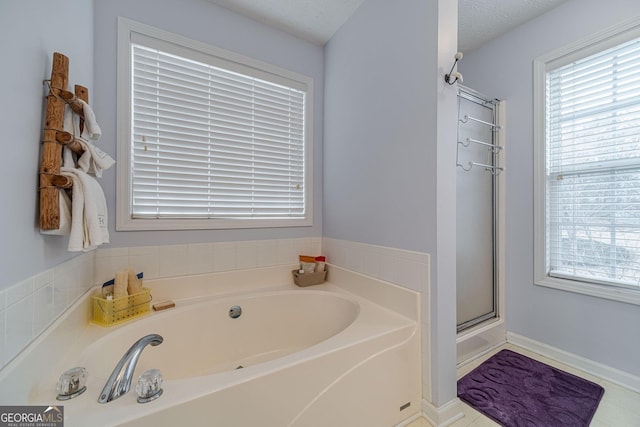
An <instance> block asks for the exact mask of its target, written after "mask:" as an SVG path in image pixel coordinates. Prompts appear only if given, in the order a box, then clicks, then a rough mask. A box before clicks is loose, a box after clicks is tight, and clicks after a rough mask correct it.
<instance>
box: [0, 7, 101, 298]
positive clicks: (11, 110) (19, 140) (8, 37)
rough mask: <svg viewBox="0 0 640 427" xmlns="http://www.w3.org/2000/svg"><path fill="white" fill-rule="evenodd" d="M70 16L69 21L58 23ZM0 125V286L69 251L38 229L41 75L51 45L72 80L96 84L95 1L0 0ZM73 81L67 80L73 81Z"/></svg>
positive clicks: (61, 240) (47, 70) (46, 70)
mask: <svg viewBox="0 0 640 427" xmlns="http://www.w3.org/2000/svg"><path fill="white" fill-rule="evenodd" d="M70 17H72V19H73V25H58V24H56V23H58V22H66V21H67V20H68V19H69V18H70ZM0 40H2V42H0V57H2V58H3V59H2V64H3V65H2V67H0V81H2V82H3V95H2V97H0V106H1V111H2V114H0V128H1V129H3V139H4V142H3V147H4V156H3V159H4V161H3V165H2V168H0V179H1V181H2V182H3V183H4V193H5V200H4V202H3V207H2V209H0V224H1V225H0V227H1V233H0V234H2V239H0V240H1V243H0V254H2V256H0V271H2V277H0V289H4V288H7V287H9V286H11V285H13V284H14V283H16V282H18V281H20V280H23V279H25V278H27V277H30V276H32V275H34V274H36V273H39V272H41V271H43V270H46V269H48V268H50V267H53V266H55V265H57V264H60V263H61V262H63V261H65V260H67V259H70V258H72V257H73V256H74V255H73V254H70V253H69V252H67V240H66V238H65V237H59V236H45V235H41V234H40V230H39V211H38V192H37V189H38V169H39V165H40V145H41V144H40V142H41V141H42V128H43V123H44V107H45V96H46V94H47V91H46V88H45V86H44V85H43V84H42V81H43V80H45V79H49V78H51V62H52V57H53V53H54V52H60V53H63V54H65V55H67V56H68V57H69V62H70V65H69V83H70V85H73V84H76V83H77V84H81V85H83V86H86V87H88V88H89V90H90V91H92V90H93V2H91V1H86V0H58V1H55V2H45V1H36V0H3V1H2V2H0ZM71 87H72V86H71Z"/></svg>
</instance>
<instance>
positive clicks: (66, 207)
mask: <svg viewBox="0 0 640 427" xmlns="http://www.w3.org/2000/svg"><path fill="white" fill-rule="evenodd" d="M59 192H60V196H59V197H58V201H59V203H60V228H58V229H57V230H43V229H40V232H41V233H42V234H51V235H55V236H61V235H66V234H69V232H70V231H71V200H70V199H69V196H68V195H67V192H66V191H64V189H62V188H61V189H60V190H59Z"/></svg>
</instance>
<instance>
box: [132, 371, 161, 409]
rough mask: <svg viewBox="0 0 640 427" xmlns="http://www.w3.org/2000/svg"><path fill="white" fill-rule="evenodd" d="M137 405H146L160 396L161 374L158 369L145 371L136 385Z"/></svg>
mask: <svg viewBox="0 0 640 427" xmlns="http://www.w3.org/2000/svg"><path fill="white" fill-rule="evenodd" d="M136 393H137V394H138V403H147V402H151V401H152V400H155V399H157V398H158V397H160V396H161V395H162V374H161V373H160V370H159V369H149V370H147V371H145V372H144V373H143V374H142V375H140V378H138V384H136Z"/></svg>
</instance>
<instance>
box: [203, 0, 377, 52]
mask: <svg viewBox="0 0 640 427" xmlns="http://www.w3.org/2000/svg"><path fill="white" fill-rule="evenodd" d="M209 1H210V2H212V3H215V4H217V5H220V6H222V7H225V8H227V9H230V10H233V11H235V12H238V13H240V14H242V15H245V16H248V17H249V18H252V19H255V20H256V21H260V22H264V23H265V24H268V25H271V26H274V27H276V28H280V29H282V30H284V31H286V32H288V33H290V34H293V35H295V36H298V37H300V38H302V39H305V40H308V41H310V42H312V43H315V44H318V45H323V44H325V43H326V42H327V41H328V40H329V39H330V38H331V37H332V36H333V34H334V33H335V32H336V31H337V30H338V28H340V27H341V26H342V24H344V23H345V22H346V21H347V19H349V17H350V16H351V15H352V14H353V12H355V10H356V9H357V8H358V6H360V3H362V2H363V1H364V0H209Z"/></svg>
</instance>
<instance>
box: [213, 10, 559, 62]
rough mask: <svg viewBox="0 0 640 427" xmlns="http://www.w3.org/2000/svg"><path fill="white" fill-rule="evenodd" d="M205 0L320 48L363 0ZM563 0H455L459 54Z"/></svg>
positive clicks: (538, 14) (540, 13)
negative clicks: (456, 2) (456, 3)
mask: <svg viewBox="0 0 640 427" xmlns="http://www.w3.org/2000/svg"><path fill="white" fill-rule="evenodd" d="M209 1H210V2H212V3H215V4H217V5H219V6H222V7H225V8H227V9H230V10H233V11H235V12H238V13H240V14H242V15H245V16H248V17H249V18H252V19H255V20H257V21H260V22H264V23H265V24H268V25H271V26H274V27H276V28H280V29H282V30H284V31H287V32H288V33H290V34H293V35H295V36H298V37H300V38H303V39H305V40H308V41H310V42H312V43H315V44H318V45H323V44H325V43H326V42H327V41H328V40H329V39H330V38H331V37H332V36H333V34H334V33H335V32H336V31H337V30H338V28H340V27H341V26H342V24H344V23H345V22H346V21H347V19H349V17H350V16H351V15H352V14H353V12H354V11H355V10H356V9H357V8H358V6H360V4H361V3H362V2H363V1H365V0H209ZM387 1H393V0H387ZM564 1H566V0H459V3H458V20H459V25H458V49H459V50H461V51H463V52H468V51H470V50H473V49H475V48H477V47H479V46H481V45H482V44H484V43H486V42H487V41H489V40H491V39H493V38H495V37H497V36H499V35H501V34H503V33H505V32H507V31H509V30H510V29H512V28H514V27H516V26H518V25H520V24H522V23H524V22H526V21H528V20H530V19H533V18H535V17H537V16H540V15H542V14H543V13H545V12H546V11H548V10H550V9H552V8H554V7H555V6H557V5H559V4H560V3H563V2H564Z"/></svg>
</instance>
